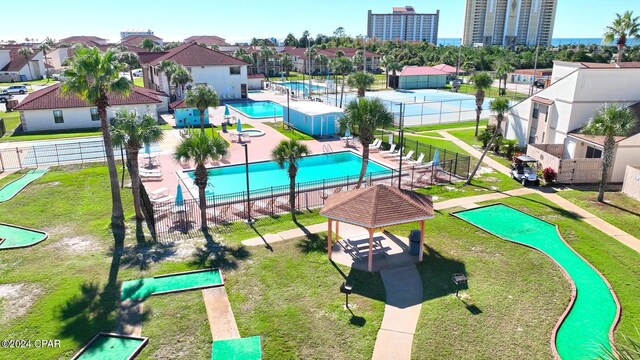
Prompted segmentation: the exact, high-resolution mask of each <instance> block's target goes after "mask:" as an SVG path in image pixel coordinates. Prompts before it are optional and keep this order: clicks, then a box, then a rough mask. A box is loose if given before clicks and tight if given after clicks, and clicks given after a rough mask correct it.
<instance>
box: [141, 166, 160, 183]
mask: <svg viewBox="0 0 640 360" xmlns="http://www.w3.org/2000/svg"><path fill="white" fill-rule="evenodd" d="M140 178H142V179H144V180H155V181H162V172H160V171H142V169H141V170H140Z"/></svg>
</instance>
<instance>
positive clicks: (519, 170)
mask: <svg viewBox="0 0 640 360" xmlns="http://www.w3.org/2000/svg"><path fill="white" fill-rule="evenodd" d="M537 163H538V160H536V159H534V158H532V157H531V156H528V155H520V156H517V157H516V158H515V159H514V163H513V164H511V177H512V178H514V179H515V180H517V181H518V182H520V183H521V184H522V185H523V186H526V185H527V184H529V183H534V184H535V185H536V186H538V185H540V179H538V169H537V166H536V165H537Z"/></svg>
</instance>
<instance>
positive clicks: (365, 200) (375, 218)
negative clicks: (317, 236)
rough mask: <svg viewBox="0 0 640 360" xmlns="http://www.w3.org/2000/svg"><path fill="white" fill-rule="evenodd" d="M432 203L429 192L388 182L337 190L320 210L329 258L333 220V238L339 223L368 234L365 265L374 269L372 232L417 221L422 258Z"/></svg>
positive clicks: (338, 229) (419, 259)
mask: <svg viewBox="0 0 640 360" xmlns="http://www.w3.org/2000/svg"><path fill="white" fill-rule="evenodd" d="M433 214H434V212H433V202H432V201H431V196H430V195H423V194H418V193H416V192H413V191H408V190H400V189H397V188H395V187H390V186H387V185H376V186H372V187H367V188H361V189H355V190H351V191H348V192H343V193H336V194H333V195H331V196H329V198H327V202H326V203H325V205H324V206H323V207H322V210H320V215H322V216H325V217H326V218H327V219H328V229H329V235H328V244H327V250H328V252H329V260H331V253H332V248H333V231H332V230H333V223H334V222H335V223H336V227H335V232H336V240H337V239H338V238H339V236H340V234H339V231H340V222H344V223H347V224H352V225H356V226H360V227H363V228H365V229H366V230H367V231H368V233H369V249H368V266H367V269H368V270H369V272H371V271H372V270H373V249H374V236H373V234H374V232H375V230H376V229H383V230H384V228H385V227H388V226H393V225H399V224H406V223H411V222H418V223H419V224H420V248H419V250H418V261H422V258H423V254H424V250H423V246H424V221H425V220H427V219H430V218H433Z"/></svg>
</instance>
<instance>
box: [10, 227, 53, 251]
mask: <svg viewBox="0 0 640 360" xmlns="http://www.w3.org/2000/svg"><path fill="white" fill-rule="evenodd" d="M46 238H47V233H45V232H42V231H37V230H31V229H27V228H23V227H19V226H15V225H9V224H0V250H6V249H16V248H22V247H27V246H31V245H35V244H37V243H39V242H40V241H43V240H45V239H46Z"/></svg>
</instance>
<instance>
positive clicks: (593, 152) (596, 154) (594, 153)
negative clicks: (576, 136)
mask: <svg viewBox="0 0 640 360" xmlns="http://www.w3.org/2000/svg"><path fill="white" fill-rule="evenodd" d="M585 157H586V158H587V159H599V158H601V157H602V150H600V149H596V148H594V147H593V146H587V155H586V156H585Z"/></svg>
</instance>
